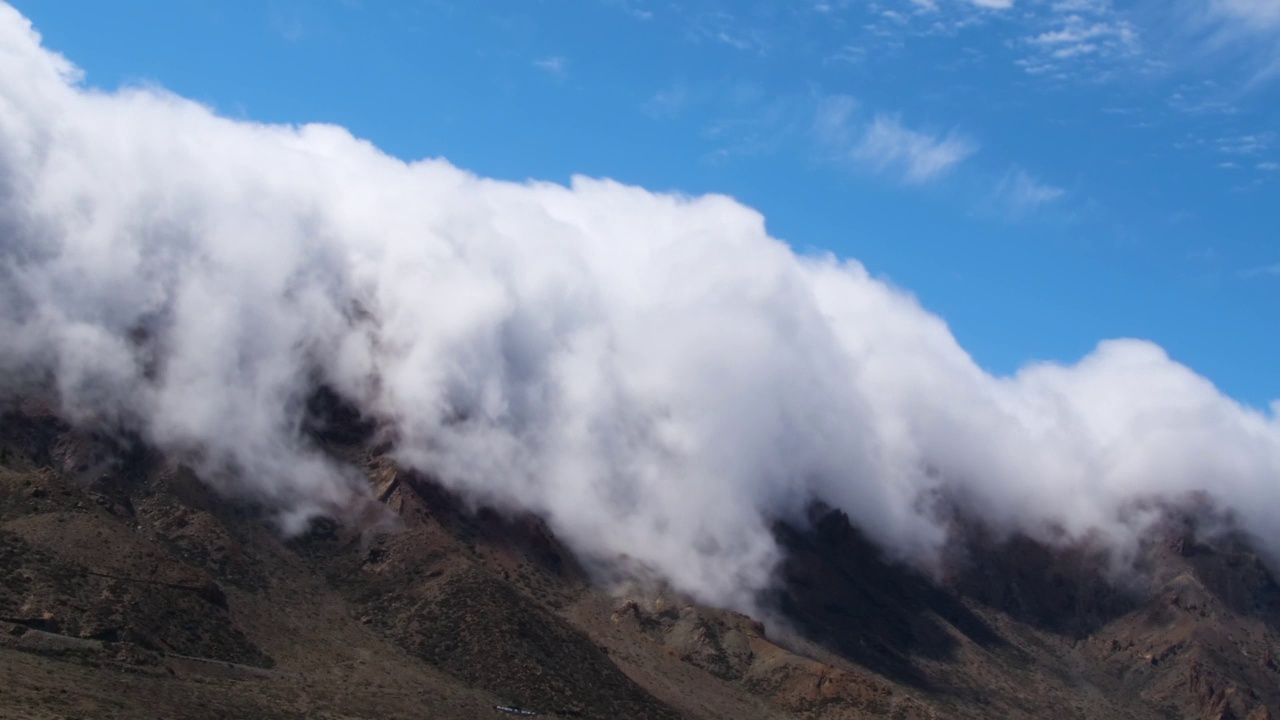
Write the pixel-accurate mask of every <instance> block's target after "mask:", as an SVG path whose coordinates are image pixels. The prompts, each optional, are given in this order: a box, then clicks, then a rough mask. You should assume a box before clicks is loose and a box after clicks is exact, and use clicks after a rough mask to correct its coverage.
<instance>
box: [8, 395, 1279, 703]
mask: <svg viewBox="0 0 1280 720" xmlns="http://www.w3.org/2000/svg"><path fill="white" fill-rule="evenodd" d="M330 410H333V409H332V408H331V409H330ZM330 415H334V413H333V412H330ZM337 416H338V417H339V420H340V422H337V423H334V422H329V423H324V424H320V425H317V426H315V427H312V428H310V430H309V431H310V432H312V433H313V435H314V436H315V437H316V438H317V439H318V440H319V441H320V442H322V443H323V444H324V445H325V446H326V447H327V448H328V449H330V451H331V452H333V453H335V454H338V455H341V456H342V457H343V458H345V459H346V460H348V461H350V462H354V463H356V464H357V465H358V466H360V467H363V468H364V469H365V471H366V477H367V479H368V482H369V483H370V486H371V489H372V493H373V496H374V497H375V498H376V499H377V501H378V502H380V503H382V504H384V505H385V506H386V507H387V508H388V509H389V510H390V511H391V512H392V513H393V514H394V516H395V517H396V518H397V523H396V524H397V527H395V528H393V529H387V530H379V531H371V530H368V529H365V530H363V531H362V530H361V529H360V528H358V527H353V526H351V525H350V524H348V525H340V524H337V523H335V522H331V521H318V522H314V523H312V525H311V528H310V531H309V532H307V533H305V534H303V535H302V536H299V537H295V538H292V539H282V537H281V535H280V534H279V533H278V532H277V531H276V530H275V529H274V527H273V525H272V523H271V522H270V518H269V517H268V515H267V514H266V513H265V512H264V511H263V510H262V509H261V508H257V507H255V506H253V505H252V504H247V503H243V502H237V501H233V500H228V499H225V498H220V497H217V496H215V495H213V494H212V493H211V492H210V491H209V490H208V489H207V488H206V487H205V486H204V485H203V484H202V483H201V482H200V481H199V479H198V478H196V477H195V476H194V474H193V473H192V471H191V470H190V469H188V468H187V467H185V466H184V465H182V464H181V463H178V462H176V461H174V460H173V459H172V458H166V457H163V456H160V455H159V454H157V453H155V452H153V451H151V450H150V449H148V448H146V447H142V446H140V445H139V444H137V443H136V442H135V441H133V440H131V439H130V438H127V437H109V436H105V435H100V434H93V433H87V432H83V431H78V430H75V429H73V428H71V427H69V426H68V425H67V424H66V423H64V422H63V421H62V420H61V419H60V418H58V417H57V416H56V414H54V413H53V412H51V411H49V410H48V409H47V407H45V406H42V405H40V404H38V403H34V402H27V403H25V404H22V405H15V406H13V407H9V408H8V409H6V410H5V411H4V415H3V417H2V418H0V677H3V678H4V681H3V685H2V686H0V716H3V717H15V718H82V717H119V718H143V717H165V718H277V717H279V718H289V717H297V718H333V719H337V718H371V719H372V718H379V719H382V718H428V717H429V718H491V717H516V716H520V715H519V713H525V714H526V715H527V714H529V713H536V714H537V715H539V716H546V717H586V718H702V719H706V720H713V719H722V720H729V719H732V720H754V719H756V718H760V719H763V718H871V717H892V718H982V717H1001V716H1003V717H1012V718H1050V717H1055V718H1058V717H1060V718H1135V719H1137V718H1213V719H1222V718H1240V719H1242V720H1243V719H1245V718H1248V719H1250V720H1261V719H1262V718H1272V717H1276V716H1277V713H1280V587H1278V586H1277V584H1276V581H1275V578H1274V576H1273V574H1272V572H1271V571H1270V570H1269V567H1268V565H1267V564H1266V563H1265V562H1264V560H1263V559H1261V558H1259V557H1258V556H1257V555H1256V554H1255V553H1254V552H1252V551H1251V549H1250V547H1249V544H1248V542H1247V541H1246V540H1245V539H1243V538H1240V537H1237V536H1233V535H1231V534H1229V533H1228V534H1217V535H1215V536H1213V537H1211V538H1210V537H1206V536H1204V535H1203V534H1200V533H1197V532H1196V526H1195V523H1194V522H1192V521H1191V520H1190V519H1188V516H1185V515H1170V517H1169V520H1168V522H1167V523H1166V524H1165V526H1163V527H1162V528H1161V529H1160V531H1159V532H1158V533H1156V534H1154V535H1153V536H1152V537H1151V538H1149V541H1148V542H1147V544H1146V546H1145V549H1144V553H1143V556H1142V558H1141V559H1140V561H1139V563H1138V565H1139V570H1140V572H1139V573H1138V574H1139V575H1140V576H1141V577H1140V578H1138V579H1132V578H1131V579H1128V580H1126V581H1123V582H1120V581H1117V580H1116V579H1114V578H1109V577H1108V576H1107V575H1106V571H1105V568H1106V565H1105V563H1103V562H1102V561H1101V560H1100V559H1099V558H1098V557H1096V556H1095V555H1093V554H1091V553H1090V552H1088V551H1087V549H1080V548H1076V549H1053V548H1049V547H1046V546H1044V545H1041V544H1038V543H1036V542H1034V541H1031V540H1029V539H1027V538H1021V537H1013V538H999V539H997V538H991V537H988V536H986V535H985V534H984V533H983V532H982V531H981V529H980V528H975V529H972V530H971V531H967V532H966V533H963V534H964V536H965V537H966V538H967V540H966V542H965V543H964V544H963V552H962V553H961V552H958V553H957V557H956V559H955V561H954V562H953V563H952V564H951V566H950V567H948V568H946V569H945V572H943V573H942V576H941V577H926V576H924V575H921V574H920V573H918V572H916V571H913V570H911V569H908V568H904V567H902V566H900V565H896V564H894V563H892V562H889V561H887V560H886V559H885V558H883V557H881V555H880V553H879V551H878V550H877V549H876V548H875V547H874V546H873V545H872V544H870V543H869V542H868V541H867V540H866V539H865V538H863V537H862V536H861V535H860V534H859V532H858V531H857V529H856V528H854V527H852V526H851V525H850V523H849V521H848V520H847V518H845V517H844V516H843V515H842V514H840V513H838V512H834V511H831V510H828V509H825V508H820V507H815V508H813V511H812V518H811V522H810V523H809V524H808V525H807V526H804V527H795V526H790V525H782V524H780V525H778V526H777V527H776V529H775V532H776V535H777V537H778V539H779V541H780V543H781V545H782V546H783V547H784V548H785V549H786V551H787V555H786V560H785V561H784V564H783V566H782V568H781V569H780V582H779V584H778V587H777V588H776V590H775V591H774V592H773V594H772V595H771V596H770V597H768V598H765V599H764V602H763V605H764V606H767V607H768V608H770V610H769V613H770V614H771V616H770V617H768V618H767V619H766V620H767V622H761V619H759V618H751V617H747V616H744V615H740V614H737V613H733V612H728V611H724V610H717V609H714V608H708V607H703V606H699V605H697V604H696V603H693V602H690V601H689V600H688V599H686V598H682V597H680V596H678V595H676V594H674V593H671V592H670V591H668V590H666V589H664V588H663V587H662V586H661V584H660V583H644V582H639V581H631V582H618V583H613V584H610V585H609V586H607V587H605V586H603V585H602V584H601V583H600V582H599V581H598V579H596V580H593V578H592V576H591V575H590V574H589V573H588V572H587V570H586V569H584V568H583V567H581V566H580V565H579V563H578V562H577V560H576V559H575V558H574V556H573V555H572V554H571V553H570V552H569V551H568V550H567V549H566V548H565V547H563V546H562V545H561V544H560V543H559V541H558V540H557V539H556V538H555V537H554V535H553V534H552V533H551V532H549V530H548V529H547V527H546V526H545V525H544V524H543V523H542V522H541V521H540V520H539V519H538V518H536V517H506V516H503V515H500V514H498V513H496V512H494V511H493V510H490V509H485V508H478V509H477V508H472V507H470V506H469V505H468V504H467V503H465V502H463V500H462V499H460V498H458V497H455V496H453V495H451V494H450V493H448V492H446V491H445V490H444V489H442V488H441V487H439V486H438V485H436V484H434V483H432V482H431V480H430V478H426V477H422V476H419V475H416V474H413V473H410V472H406V471H404V470H402V469H400V468H398V467H397V466H396V465H395V464H394V463H393V462H392V461H391V460H390V459H389V458H388V457H386V455H385V453H384V452H382V450H383V449H382V448H379V447H378V446H377V445H376V444H374V443H372V441H371V438H372V436H371V434H370V432H368V428H364V427H362V426H361V425H360V423H359V422H358V421H357V420H355V419H353V418H346V419H345V420H344V419H342V418H341V417H340V413H338V414H337Z"/></svg>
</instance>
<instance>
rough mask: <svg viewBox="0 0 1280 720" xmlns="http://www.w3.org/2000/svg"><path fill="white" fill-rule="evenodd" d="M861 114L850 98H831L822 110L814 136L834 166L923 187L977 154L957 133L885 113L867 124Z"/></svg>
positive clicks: (825, 101) (876, 115)
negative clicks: (924, 127) (928, 129)
mask: <svg viewBox="0 0 1280 720" xmlns="http://www.w3.org/2000/svg"><path fill="white" fill-rule="evenodd" d="M857 109H858V104H857V101H855V100H854V99H853V98H851V97H848V96H843V95H837V96H832V97H829V98H827V99H825V100H824V101H823V102H822V104H821V106H820V107H819V109H818V113H817V117H816V119H815V122H814V130H815V132H816V134H817V136H818V139H819V141H820V142H821V143H822V144H823V145H824V146H825V147H827V148H829V149H830V150H831V152H832V153H833V154H834V157H835V159H836V160H838V161H840V162H843V163H848V164H852V165H854V166H855V167H858V168H860V169H863V170H869V171H872V172H876V173H882V174H889V175H894V176H896V177H898V178H899V179H901V180H902V181H903V182H905V183H907V184H911V185H919V184H924V183H927V182H930V181H932V180H936V179H938V178H940V177H942V176H943V175H944V174H946V173H947V172H949V171H951V170H952V169H953V168H955V167H956V166H957V165H959V164H960V163H962V162H964V161H965V160H966V159H968V158H969V157H970V156H972V155H973V154H974V153H975V152H977V150H978V146H977V144H976V143H975V142H974V141H972V140H970V139H969V138H967V137H965V136H964V135H961V134H960V133H958V132H956V131H954V130H953V131H950V132H947V133H945V134H934V133H930V132H926V131H922V130H917V129H913V128H910V127H908V126H906V125H905V124H904V123H903V121H902V119H901V117H899V116H897V115H892V114H887V113H877V114H875V115H874V117H872V118H871V119H870V120H869V121H867V120H863V119H861V118H859V117H858V116H857Z"/></svg>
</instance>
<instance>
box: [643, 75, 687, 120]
mask: <svg viewBox="0 0 1280 720" xmlns="http://www.w3.org/2000/svg"><path fill="white" fill-rule="evenodd" d="M688 102H689V87H688V86H687V85H686V84H685V83H684V82H677V83H675V84H673V85H671V86H670V87H668V88H665V89H663V90H659V91H658V92H656V93H654V94H653V95H651V96H649V99H648V100H645V101H644V104H643V105H641V109H642V110H644V112H645V114H646V115H649V116H651V117H655V118H673V117H675V116H677V115H679V114H680V112H681V111H682V110H684V108H685V105H687V104H688Z"/></svg>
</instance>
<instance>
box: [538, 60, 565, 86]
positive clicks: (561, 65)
mask: <svg viewBox="0 0 1280 720" xmlns="http://www.w3.org/2000/svg"><path fill="white" fill-rule="evenodd" d="M533 66H534V67H536V68H538V69H539V70H542V71H543V72H545V73H547V74H548V75H550V76H551V77H553V78H555V79H556V80H563V79H565V78H566V77H567V76H568V75H569V61H568V60H566V59H564V57H562V56H560V55H552V56H551V57H545V58H542V59H541V60H534V61H533Z"/></svg>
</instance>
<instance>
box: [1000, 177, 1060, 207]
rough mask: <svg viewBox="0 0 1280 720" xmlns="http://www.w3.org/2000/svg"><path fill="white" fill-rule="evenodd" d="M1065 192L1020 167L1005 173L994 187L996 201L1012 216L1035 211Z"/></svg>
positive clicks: (1058, 198)
mask: <svg viewBox="0 0 1280 720" xmlns="http://www.w3.org/2000/svg"><path fill="white" fill-rule="evenodd" d="M1066 194H1067V191H1066V190H1063V189H1062V188H1060V187H1056V186H1053V185H1049V184H1047V183H1044V182H1041V181H1040V180H1037V179H1036V178H1035V177H1033V176H1032V175H1031V174H1030V173H1028V172H1027V171H1025V170H1022V169H1015V170H1011V171H1009V172H1008V173H1006V174H1005V176H1004V177H1003V178H1002V179H1001V180H1000V182H999V183H998V184H997V185H996V189H995V199H996V202H997V203H998V204H999V205H1001V206H1002V207H1003V208H1004V209H1005V210H1007V211H1008V212H1010V213H1011V214H1013V215H1014V216H1022V215H1026V214H1028V213H1032V212H1035V211H1036V210H1039V209H1040V208H1042V207H1044V206H1046V205H1049V204H1051V203H1054V202H1056V201H1058V200H1060V199H1062V197H1063V196H1064V195H1066Z"/></svg>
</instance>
